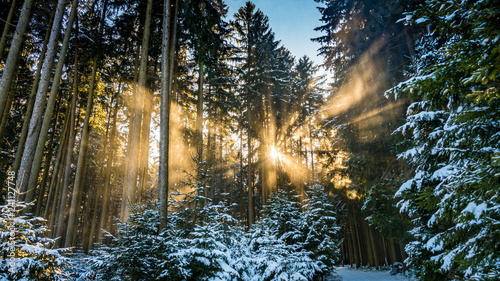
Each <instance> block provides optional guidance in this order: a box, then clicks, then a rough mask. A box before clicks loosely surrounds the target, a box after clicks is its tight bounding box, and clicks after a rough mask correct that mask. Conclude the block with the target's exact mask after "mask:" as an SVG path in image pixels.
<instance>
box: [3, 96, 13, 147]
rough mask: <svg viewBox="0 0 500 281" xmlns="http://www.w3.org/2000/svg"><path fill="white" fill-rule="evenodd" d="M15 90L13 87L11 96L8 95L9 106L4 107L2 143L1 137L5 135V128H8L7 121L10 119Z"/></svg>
mask: <svg viewBox="0 0 500 281" xmlns="http://www.w3.org/2000/svg"><path fill="white" fill-rule="evenodd" d="M14 91H15V89H11V91H10V93H9V96H8V97H7V107H6V108H5V109H4V112H3V114H2V119H0V120H2V121H0V143H2V142H3V141H2V139H1V137H3V133H4V132H5V128H7V122H8V121H9V117H10V111H11V109H12V103H13V101H14Z"/></svg>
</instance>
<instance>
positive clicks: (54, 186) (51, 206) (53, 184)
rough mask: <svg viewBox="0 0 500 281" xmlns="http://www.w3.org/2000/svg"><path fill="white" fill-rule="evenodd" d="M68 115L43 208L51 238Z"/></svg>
mask: <svg viewBox="0 0 500 281" xmlns="http://www.w3.org/2000/svg"><path fill="white" fill-rule="evenodd" d="M69 116H70V114H69V110H68V111H67V112H66V114H65V118H64V120H65V121H64V122H65V124H64V128H63V132H62V134H61V138H60V140H59V148H58V149H57V159H56V163H55V164H54V166H55V169H54V172H53V173H52V178H51V179H50V189H49V198H48V201H47V204H46V206H45V211H44V215H43V217H44V218H45V219H48V218H49V214H50V220H49V231H50V232H51V237H54V235H55V231H54V230H53V226H54V223H55V217H56V214H55V211H56V210H57V204H58V203H59V194H60V193H61V190H60V188H61V187H60V186H61V184H60V182H61V181H60V178H62V177H61V176H60V174H61V167H62V166H63V165H64V159H65V158H66V149H67V144H68V141H69V122H67V121H66V120H68V118H69Z"/></svg>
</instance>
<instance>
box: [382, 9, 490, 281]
mask: <svg viewBox="0 0 500 281" xmlns="http://www.w3.org/2000/svg"><path fill="white" fill-rule="evenodd" d="M497 6H498V2H497V1H494V0H482V1H461V2H460V3H455V2H454V1H450V2H442V1H437V0H436V1H435V0H429V1H426V4H425V5H423V6H420V7H419V8H418V9H417V10H415V11H414V12H412V13H409V14H408V15H407V20H408V21H409V22H411V23H416V24H425V25H428V26H429V27H431V26H435V27H436V30H435V32H434V34H431V35H427V36H425V37H423V38H422V39H421V40H420V42H419V49H418V51H419V54H418V55H417V56H416V59H415V62H414V65H415V73H414V75H413V77H412V78H410V79H409V80H408V81H406V82H404V83H402V84H400V85H398V86H397V87H395V88H394V89H393V90H392V91H391V92H392V93H393V94H396V95H401V94H404V95H407V96H410V97H412V98H416V99H418V100H420V101H417V102H414V103H413V104H411V105H410V106H409V108H408V117H407V122H406V124H404V125H403V126H402V127H400V128H399V129H398V131H399V132H401V133H403V134H404V135H406V136H407V138H408V139H409V140H411V142H412V145H411V148H410V149H408V150H407V151H406V152H404V153H402V154H401V155H400V156H401V157H402V158H404V159H406V160H407V161H408V162H409V163H410V165H411V166H412V168H413V172H414V173H413V176H412V177H411V179H410V180H408V181H407V182H405V183H404V184H403V185H402V186H401V187H400V189H399V191H398V193H397V196H401V197H402V200H401V201H400V207H401V211H405V212H407V213H408V214H409V215H410V216H411V218H412V219H413V223H414V225H415V227H414V228H413V230H412V231H411V233H412V234H413V235H414V237H415V239H416V240H415V241H414V242H412V243H410V244H408V245H407V252H408V254H409V258H408V260H407V261H408V263H409V264H410V266H412V267H414V268H415V269H416V270H415V272H416V274H417V276H418V277H420V278H422V279H425V280H444V279H469V280H470V279H472V280H498V279H499V278H500V254H499V253H500V231H499V230H500V223H499V218H500V194H499V188H498V186H499V185H500V180H499V178H498V177H495V174H497V173H498V166H495V165H494V162H493V160H494V159H493V157H494V154H495V153H498V152H499V151H500V134H499V133H498V132H500V122H499V121H500V111H499V108H500V92H499V89H498V82H499V81H500V65H499V64H498V61H500V52H499V45H498V39H499V37H498V36H499V35H498V34H500V26H499V25H498V22H497V19H498V17H499V16H500V11H499V10H498V9H497ZM434 38H436V39H434Z"/></svg>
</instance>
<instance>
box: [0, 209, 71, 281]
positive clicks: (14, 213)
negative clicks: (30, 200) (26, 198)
mask: <svg viewBox="0 0 500 281" xmlns="http://www.w3.org/2000/svg"><path fill="white" fill-rule="evenodd" d="M26 207H27V204H25V203H23V202H17V201H8V205H5V206H1V207H0V208H1V212H0V255H1V257H2V258H1V259H0V280H2V281H4V280H5V281H6V280H25V281H28V280H63V278H62V277H63V272H62V269H63V267H64V266H65V264H66V263H67V259H66V258H64V257H63V256H61V253H60V252H61V251H62V249H52V247H53V245H54V243H55V239H50V238H48V237H47V236H46V234H47V227H46V224H45V220H44V219H43V218H40V217H32V216H28V215H20V213H21V211H22V210H23V209H25V208H26Z"/></svg>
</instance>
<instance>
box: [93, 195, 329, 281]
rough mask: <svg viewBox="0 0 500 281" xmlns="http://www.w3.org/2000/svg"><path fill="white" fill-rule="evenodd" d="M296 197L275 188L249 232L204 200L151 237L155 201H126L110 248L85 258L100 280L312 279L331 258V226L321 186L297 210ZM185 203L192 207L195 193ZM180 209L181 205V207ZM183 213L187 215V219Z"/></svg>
mask: <svg viewBox="0 0 500 281" xmlns="http://www.w3.org/2000/svg"><path fill="white" fill-rule="evenodd" d="M296 197H297V196H294V195H293V194H292V193H291V192H290V191H284V190H280V191H277V192H276V194H275V195H274V196H273V197H272V198H271V199H270V201H269V205H268V206H267V207H266V211H265V212H264V217H263V218H262V219H261V220H260V221H259V222H258V223H257V224H256V226H255V228H253V229H252V230H251V231H250V232H244V229H243V227H242V226H241V222H239V221H237V220H235V219H234V218H233V217H232V216H231V215H229V214H228V211H229V208H227V207H226V206H224V204H221V205H213V204H211V203H210V202H208V203H207V204H205V205H204V206H203V207H200V208H196V209H195V210H196V211H194V212H196V215H194V216H193V214H192V211H191V212H189V213H188V212H185V210H184V211H181V210H179V211H176V212H172V213H171V214H170V215H169V225H168V227H167V229H166V230H165V231H164V232H163V233H161V234H158V233H157V230H158V227H159V212H158V205H157V204H154V203H150V204H147V205H143V206H131V215H130V217H129V218H128V219H127V221H126V222H124V223H119V224H118V226H119V232H118V233H119V236H118V237H115V238H114V239H113V241H114V242H113V245H112V246H111V247H103V248H101V249H100V250H98V251H95V252H94V255H93V257H92V258H90V263H91V264H92V267H93V268H94V270H95V272H96V276H95V277H96V278H97V279H106V280H126V279H128V280H249V281H250V280H313V279H314V278H316V277H318V276H321V275H325V274H327V273H329V272H331V270H332V264H333V263H334V262H335V261H336V260H337V259H338V256H339V249H338V240H337V237H336V236H337V231H338V227H337V226H336V225H335V219H334V218H333V217H332V215H333V214H334V211H333V205H332V204H330V203H328V202H330V201H331V200H330V199H329V198H328V195H326V196H325V195H324V194H323V190H322V187H320V186H315V187H313V188H312V189H311V198H310V200H309V202H310V204H309V205H307V206H308V207H306V209H304V210H303V211H302V210H301V207H300V203H299V202H298V200H297V198H296ZM190 202H191V203H188V204H186V203H183V206H189V205H190V204H191V205H194V203H195V202H201V200H197V198H196V195H195V196H194V198H192V200H190ZM186 209H187V208H186ZM186 214H189V215H188V216H186Z"/></svg>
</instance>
